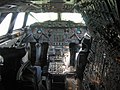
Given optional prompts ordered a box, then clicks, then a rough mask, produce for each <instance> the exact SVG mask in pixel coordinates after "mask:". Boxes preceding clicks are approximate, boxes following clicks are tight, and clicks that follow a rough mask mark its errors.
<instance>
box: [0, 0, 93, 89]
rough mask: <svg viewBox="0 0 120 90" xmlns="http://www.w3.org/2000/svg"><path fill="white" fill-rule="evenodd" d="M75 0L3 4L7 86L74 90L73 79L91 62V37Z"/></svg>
mask: <svg viewBox="0 0 120 90" xmlns="http://www.w3.org/2000/svg"><path fill="white" fill-rule="evenodd" d="M73 3H74V2H73V1H69V0H67V1H64V2H63V0H60V1H57V2H56V1H55V0H50V1H49V0H45V1H41V3H40V2H37V1H30V2H27V1H25V2H24V1H21V2H19V4H20V5H18V4H17V3H16V2H13V3H12V4H10V5H9V3H8V4H5V5H2V6H1V7H0V11H1V15H0V23H1V24H0V27H1V29H4V32H2V31H1V30H0V32H1V34H0V86H1V88H0V89H1V90H9V89H14V90H23V89H26V90H56V89H59V90H62V89H64V90H65V89H66V90H69V87H68V86H69V84H70V82H69V81H70V80H72V81H73V82H75V83H76V84H77V79H76V78H79V79H81V80H82V79H83V78H81V76H83V74H81V72H83V71H81V70H80V69H79V68H80V67H83V69H84V68H85V66H86V63H88V61H87V56H88V53H89V48H90V46H91V36H90V34H89V31H88V28H87V26H86V24H85V22H84V20H83V18H82V16H81V14H80V13H77V12H75V11H74V10H73V7H74V4H73ZM6 7H8V8H6ZM72 11H74V12H72ZM79 17H81V18H79ZM6 23H7V25H6ZM82 56H83V57H82ZM84 62H85V63H84ZM81 63H83V64H82V66H81V65H80V64H81ZM79 76H80V77H79ZM10 77H11V78H10ZM11 81H12V83H10V82H11ZM76 84H75V85H76ZM2 85H3V86H2ZM14 86H15V87H14ZM73 86H74V85H73ZM13 87H14V88H13ZM74 90H75V88H74Z"/></svg>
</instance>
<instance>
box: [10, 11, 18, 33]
mask: <svg viewBox="0 0 120 90" xmlns="http://www.w3.org/2000/svg"><path fill="white" fill-rule="evenodd" d="M17 15H18V13H13V14H12V18H11V22H10V25H9V29H8V34H10V33H12V32H13V28H14V24H15V21H16V18H17Z"/></svg>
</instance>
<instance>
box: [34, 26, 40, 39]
mask: <svg viewBox="0 0 120 90" xmlns="http://www.w3.org/2000/svg"><path fill="white" fill-rule="evenodd" d="M32 33H33V36H34V38H35V39H39V38H40V36H41V35H42V29H38V28H34V29H33V30H32Z"/></svg>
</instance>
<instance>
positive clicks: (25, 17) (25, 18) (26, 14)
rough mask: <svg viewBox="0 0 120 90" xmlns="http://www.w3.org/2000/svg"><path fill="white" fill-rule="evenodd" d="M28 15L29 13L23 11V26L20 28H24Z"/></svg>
mask: <svg viewBox="0 0 120 90" xmlns="http://www.w3.org/2000/svg"><path fill="white" fill-rule="evenodd" d="M28 15H29V13H27V12H26V13H25V16H24V22H23V26H22V28H24V27H25V26H26V23H27V19H28Z"/></svg>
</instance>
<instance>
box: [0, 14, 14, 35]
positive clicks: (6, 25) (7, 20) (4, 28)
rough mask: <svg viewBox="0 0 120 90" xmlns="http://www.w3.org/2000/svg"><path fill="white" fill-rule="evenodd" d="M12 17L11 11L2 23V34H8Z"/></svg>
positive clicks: (0, 33) (0, 27)
mask: <svg viewBox="0 0 120 90" xmlns="http://www.w3.org/2000/svg"><path fill="white" fill-rule="evenodd" d="M11 18H12V13H9V14H8V15H7V16H6V17H5V19H4V20H3V21H2V22H1V24H0V36H2V35H5V34H7V32H8V28H9V25H10V21H11Z"/></svg>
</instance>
